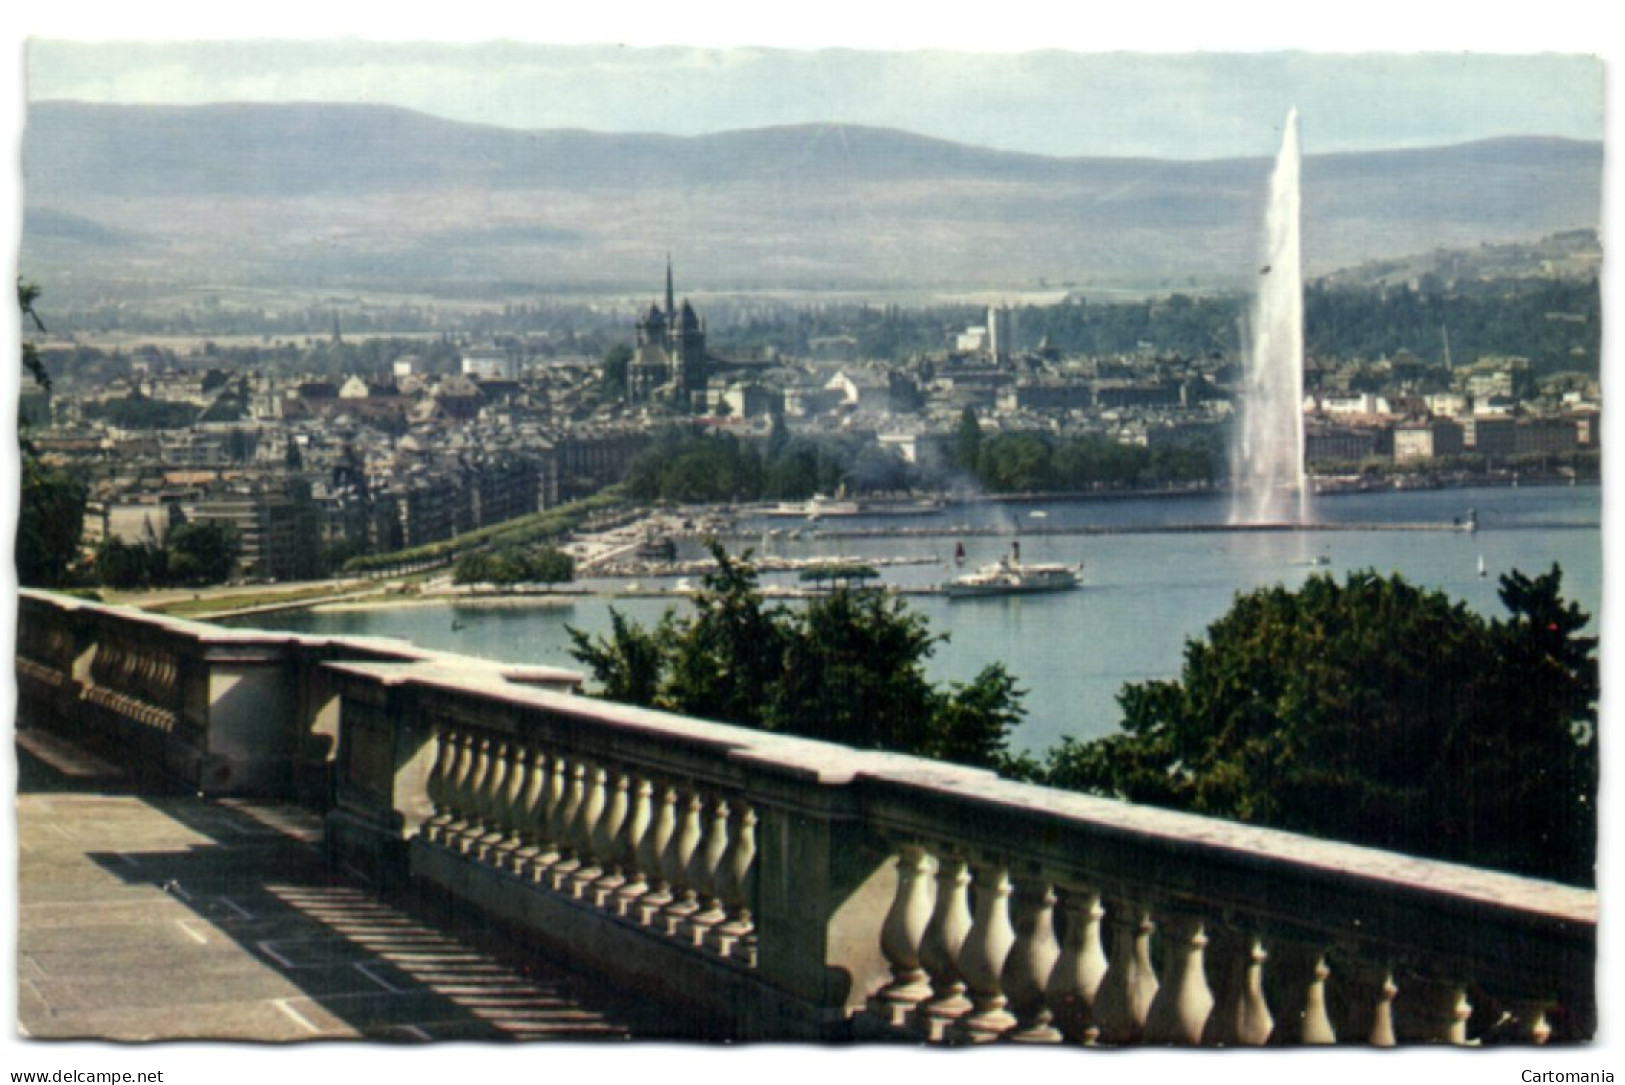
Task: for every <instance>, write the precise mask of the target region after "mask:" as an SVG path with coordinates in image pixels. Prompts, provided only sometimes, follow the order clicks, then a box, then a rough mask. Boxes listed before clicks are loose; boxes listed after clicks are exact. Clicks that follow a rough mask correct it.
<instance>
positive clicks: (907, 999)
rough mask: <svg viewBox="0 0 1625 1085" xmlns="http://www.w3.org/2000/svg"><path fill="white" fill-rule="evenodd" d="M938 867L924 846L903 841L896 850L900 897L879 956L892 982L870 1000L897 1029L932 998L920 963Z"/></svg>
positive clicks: (890, 913) (889, 912)
mask: <svg viewBox="0 0 1625 1085" xmlns="http://www.w3.org/2000/svg"><path fill="white" fill-rule="evenodd" d="M934 867H935V864H934V863H933V862H932V859H931V857H930V855H928V854H927V853H926V850H925V848H924V847H922V846H921V845H919V844H917V843H912V842H909V843H904V844H901V845H899V846H898V849H897V893H896V895H895V896H894V897H893V898H892V903H891V907H890V908H889V909H888V910H887V912H886V919H885V922H883V923H882V924H881V926H880V952H881V953H882V954H884V955H885V958H886V964H887V965H888V966H889V967H890V968H891V982H889V983H887V984H886V985H885V986H884V987H882V988H881V989H880V990H878V991H876V992H875V994H874V995H873V997H871V998H870V1000H869V1008H870V1011H871V1012H873V1013H875V1014H877V1015H879V1016H880V1017H881V1018H882V1019H884V1020H885V1021H886V1023H887V1024H889V1025H891V1026H892V1027H894V1028H900V1027H902V1026H903V1025H904V1024H905V1023H906V1022H907V1021H908V1019H909V1015H910V1014H912V1013H913V1012H914V1009H915V1007H917V1006H918V1005H919V1004H920V1003H922V1002H924V1001H925V1000H926V999H928V998H930V997H931V981H930V976H929V975H928V974H927V972H926V970H925V968H924V966H923V965H922V964H921V961H920V944H921V942H922V941H923V940H924V938H925V932H926V928H927V927H928V926H929V925H930V923H931V912H932V905H933V904H935V892H934V889H935V883H934V882H933V880H932V873H933V869H934Z"/></svg>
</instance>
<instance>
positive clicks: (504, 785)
mask: <svg viewBox="0 0 1625 1085" xmlns="http://www.w3.org/2000/svg"><path fill="white" fill-rule="evenodd" d="M486 748H487V750H488V757H489V762H490V764H489V767H488V769H487V771H486V774H485V780H484V781H483V783H482V785H481V792H480V828H481V829H482V830H483V831H482V832H481V833H480V835H479V836H478V837H477V838H476V839H475V841H474V844H473V848H472V851H473V854H474V857H475V858H477V859H485V860H493V861H494V857H495V854H496V851H497V849H498V848H500V847H501V846H502V844H503V843H504V842H505V841H506V840H507V839H508V832H509V830H510V828H511V824H510V822H509V820H508V787H509V780H510V777H511V776H513V775H515V771H514V770H515V768H516V766H515V764H514V756H513V755H514V743H513V742H512V741H510V740H509V739H507V738H502V737H498V736H494V735H493V736H492V737H491V738H490V739H489V740H487V744H486Z"/></svg>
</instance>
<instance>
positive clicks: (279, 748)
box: [18, 592, 1597, 1046]
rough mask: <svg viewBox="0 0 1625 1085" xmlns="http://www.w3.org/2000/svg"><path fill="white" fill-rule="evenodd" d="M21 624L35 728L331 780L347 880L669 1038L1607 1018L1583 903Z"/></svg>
mask: <svg viewBox="0 0 1625 1085" xmlns="http://www.w3.org/2000/svg"><path fill="white" fill-rule="evenodd" d="M20 619H21V620H20V629H19V637H18V676H19V686H20V692H21V693H22V699H23V709H24V711H25V713H28V714H30V715H33V716H35V717H36V718H43V717H51V718H53V719H54V720H55V722H56V725H58V726H66V727H75V726H76V727H79V728H80V729H81V730H86V731H94V730H97V729H101V730H104V731H106V730H109V729H111V730H119V729H122V731H121V733H123V734H126V735H129V734H135V735H138V736H144V739H145V740H150V741H152V742H155V743H156V745H155V746H153V747H151V749H154V750H156V751H157V752H158V753H159V754H160V755H161V756H162V757H163V758H164V759H165V765H166V767H168V768H169V769H170V770H171V771H172V772H177V771H178V774H180V775H182V776H183V777H184V778H186V779H188V781H189V782H197V783H199V784H200V785H207V786H206V787H205V789H208V788H210V787H212V788H215V789H217V790H229V785H237V786H245V787H246V786H249V785H250V784H252V785H253V786H257V787H272V788H274V787H277V786H281V787H287V786H288V785H289V782H290V780H292V781H294V782H297V780H298V777H299V774H298V772H296V771H291V770H290V768H289V766H299V765H312V764H320V765H323V766H326V765H328V763H329V761H330V767H331V774H332V789H331V792H330V794H329V795H328V796H327V798H328V799H329V800H330V803H331V808H330V809H329V811H328V814H327V844H328V849H329V855H330V858H331V860H332V861H333V862H334V863H335V864H337V865H340V866H343V867H345V868H348V869H349V870H351V871H353V872H354V873H356V874H359V875H361V876H363V877H366V878H370V879H373V880H375V881H377V882H379V883H381V884H386V885H387V884H396V885H402V884H410V885H412V886H414V887H418V888H423V889H428V890H433V891H437V892H440V893H443V894H446V895H448V896H449V897H451V898H452V899H453V900H454V901H455V902H456V903H457V904H458V905H459V907H464V906H471V907H473V908H475V909H477V910H478V912H479V914H481V915H483V916H486V917H489V918H490V919H492V920H494V921H497V922H500V923H503V924H506V925H508V926H509V927H511V928H512V929H513V930H514V931H516V932H517V933H518V934H519V935H520V936H521V937H522V938H524V939H527V940H530V941H533V942H535V943H536V944H538V945H539V946H541V947H543V948H545V949H547V950H548V951H550V952H552V953H554V954H557V955H560V956H562V957H564V958H566V959H567V960H569V961H572V962H573V963H575V964H577V965H578V966H580V967H582V968H583V969H587V970H591V971H592V972H595V973H597V974H600V975H603V976H606V977H608V978H610V979H612V980H613V981H615V982H616V983H618V984H619V985H620V986H621V987H622V988H623V989H628V990H635V991H638V992H640V993H641V994H642V995H643V996H644V997H645V998H646V999H649V1000H654V1001H657V1002H659V1003H660V1004H661V1005H662V1006H671V1007H674V1009H673V1010H672V1014H673V1017H672V1020H673V1021H674V1022H676V1021H677V1020H678V1019H679V1018H680V1019H681V1024H680V1025H679V1024H676V1023H674V1024H673V1025H672V1031H673V1033H674V1034H679V1035H685V1036H693V1035H715V1036H717V1037H719V1038H739V1037H756V1038H790V1037H802V1038H825V1039H850V1038H873V1039H885V1040H895V1041H908V1042H941V1043H981V1042H988V1041H1001V1042H1027V1043H1073V1044H1096V1045H1105V1046H1115V1045H1124V1044H1135V1043H1150V1044H1188V1045H1203V1046H1244V1045H1258V1044H1270V1045H1283V1044H1291V1045H1300V1044H1319V1043H1333V1042H1338V1043H1361V1044H1374V1045H1391V1044H1401V1043H1411V1042H1439V1043H1452V1044H1475V1043H1501V1042H1509V1043H1511V1042H1521V1043H1542V1042H1546V1041H1548V1040H1553V1041H1570V1042H1572V1041H1578V1040H1585V1039H1589V1038H1590V1037H1591V1036H1592V1035H1593V1033H1594V1032H1595V1029H1596V1006H1595V991H1594V976H1595V956H1596V922H1597V897H1596V894H1595V893H1594V892H1591V891H1588V890H1583V889H1578V888H1572V887H1568V886H1562V885H1557V884H1553V883H1546V882H1539V881H1534V880H1531V879H1526V878H1519V877H1514V876H1511V875H1505V874H1499V873H1495V872H1491V871H1486V870H1481V869H1476V868H1470V867H1464V866H1459V865H1452V864H1447V863H1441V862H1435V861H1430V860H1422V859H1416V858H1411V857H1408V856H1403V855H1398V854H1395V853H1390V852H1383V851H1378V850H1374V849H1369V848H1361V847H1356V846H1352V845H1346V844H1340V843H1335V842H1331V841H1325V840H1320V839H1315V838H1310V837H1304V836H1299V835H1294V834H1290V833H1284V832H1277V831H1272V830H1266V829H1257V828H1252V827H1248V826H1242V825H1237V824H1233V823H1229V822H1223V821H1218V820H1215V819H1210V818H1202V817H1196V816H1192V815H1187V814H1180V813H1176V812H1172V811H1166V810H1158V809H1155V808H1150V807H1142V806H1135V805H1131V804H1127V803H1121V802H1114V801H1110V800H1105V799H1100V798H1095V797H1091V796H1086V795H1079V794H1073V793H1067V792H1060V791H1055V790H1051V789H1047V788H1041V787H1035V786H1032V785H1025V784H1019V783H1014V782H1011V781H1006V780H1000V779H998V778H997V777H995V776H994V775H993V774H991V773H988V772H985V771H982V770H976V769H969V768H964V767H959V766H954V765H948V764H943V763H939V762H932V761H927V760H922V759H919V758H913V757H906V756H901V755H895V754H884V753H877V752H864V751H857V750H853V749H850V748H846V747H841V746H836V745H833V744H829V743H821V742H815V741H810V740H803V739H797V738H791V737H788V736H782V735H773V734H767V733H764V732H760V731H753V730H749V729H744V728H738V727H730V726H725V725H721V724H715V723H710V722H706V721H701V720H695V719H691V718H685V717H680V716H674V715H670V714H665V713H659V712H651V711H645V710H640V709H634V708H629V707H625V706H619V705H613V704H609V703H607V702H603V701H598V700H594V699H591V698H585V697H581V696H577V695H574V694H572V693H568V692H561V690H562V689H570V688H572V679H573V676H570V675H569V674H568V673H567V672H564V673H560V672H552V671H547V670H545V669H543V670H535V669H532V670H518V669H513V668H502V667H498V666H495V665H490V664H484V663H481V662H480V661H477V660H472V659H468V658H466V657H458V656H449V655H445V654H438V653H431V652H423V651H421V650H418V649H415V648H413V647H412V646H410V645H405V644H402V643H400V642H395V641H383V640H373V639H365V638H323V637H304V636H295V635H291V634H272V633H262V632H258V631H241V630H238V631H233V630H224V629H220V628H218V627H214V626H209V625H206V624H203V623H196V622H179V621H176V620H173V619H164V618H158V617H154V616H152V615H145V614H141V613H140V612H136V611H129V610H124V609H121V608H112V607H103V606H99V605H95V604H89V603H81V602H77V601H74V600H68V599H64V598H62V597H59V596H50V595H47V594H45V593H34V592H25V593H23V596H22V599H21V603H20ZM548 686H552V687H553V688H547V687H548ZM154 713H156V714H157V715H154ZM149 717H150V718H149ZM166 724H167V729H166ZM222 768H224V769H225V770H227V771H226V773H225V775H224V776H223V777H222V776H221V775H220V770H221V769H222ZM296 790H297V789H296Z"/></svg>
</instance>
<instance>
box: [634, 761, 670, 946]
mask: <svg viewBox="0 0 1625 1085" xmlns="http://www.w3.org/2000/svg"><path fill="white" fill-rule="evenodd" d="M680 799H681V795H680V793H679V792H678V790H677V789H676V788H675V787H673V786H671V785H670V784H656V785H655V792H654V795H653V801H654V821H653V822H652V823H651V824H650V826H649V831H648V832H646V833H644V834H643V840H642V841H641V842H640V843H639V844H638V870H639V871H641V872H642V873H643V875H644V877H645V879H647V881H648V882H649V890H648V892H646V893H644V894H643V895H642V896H640V897H639V898H638V900H637V918H638V922H640V923H642V924H643V925H644V926H645V927H647V926H651V925H653V924H654V922H655V920H656V917H658V916H659V915H660V912H661V909H663V908H665V907H666V905H668V904H670V903H671V902H672V900H673V899H674V897H673V895H672V890H671V880H670V878H668V877H667V873H666V872H667V869H668V867H667V865H666V864H667V855H668V854H669V853H670V851H671V849H672V848H673V847H674V846H675V845H674V843H673V841H675V840H676V838H677V829H678V822H679V820H680V818H679V816H678V803H679V801H680ZM673 861H674V862H675V860H673Z"/></svg>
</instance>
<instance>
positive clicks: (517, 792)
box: [491, 740, 536, 870]
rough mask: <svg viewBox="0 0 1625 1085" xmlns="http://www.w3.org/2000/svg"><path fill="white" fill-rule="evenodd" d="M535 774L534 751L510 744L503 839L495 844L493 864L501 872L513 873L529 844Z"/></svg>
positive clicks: (503, 808)
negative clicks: (527, 818)
mask: <svg viewBox="0 0 1625 1085" xmlns="http://www.w3.org/2000/svg"><path fill="white" fill-rule="evenodd" d="M535 775H536V754H535V748H534V747H533V746H531V745H530V744H529V743H523V744H521V743H520V742H519V741H518V740H511V741H510V742H509V743H508V773H507V776H506V777H505V778H504V779H505V783H506V786H505V787H504V788H503V791H502V807H501V810H502V812H501V821H502V839H501V840H500V841H499V842H498V843H497V844H496V847H495V849H494V852H493V854H492V856H491V861H492V862H493V863H494V864H495V865H496V866H497V868H498V869H500V870H512V869H513V868H514V862H515V858H514V857H515V856H516V855H517V854H518V852H519V849H520V848H522V847H524V846H525V844H526V841H527V834H526V828H525V816H526V814H527V812H528V810H529V807H528V805H527V802H526V800H527V799H528V798H529V793H530V787H531V781H532V779H533V778H534V777H535Z"/></svg>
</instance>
